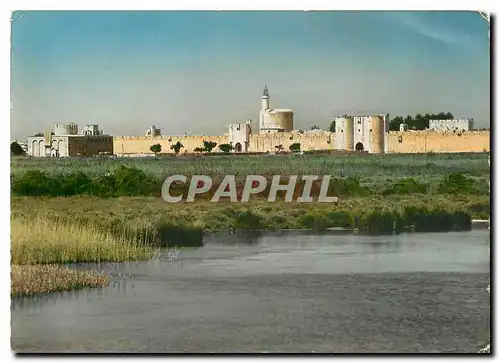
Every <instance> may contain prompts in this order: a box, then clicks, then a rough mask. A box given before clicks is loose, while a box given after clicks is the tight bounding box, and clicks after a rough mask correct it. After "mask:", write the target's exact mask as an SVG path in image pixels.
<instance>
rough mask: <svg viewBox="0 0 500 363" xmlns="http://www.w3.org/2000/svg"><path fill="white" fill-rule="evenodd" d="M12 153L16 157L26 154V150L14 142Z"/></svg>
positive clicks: (11, 147)
mask: <svg viewBox="0 0 500 363" xmlns="http://www.w3.org/2000/svg"><path fill="white" fill-rule="evenodd" d="M10 153H11V154H12V155H16V156H19V155H24V154H25V152H24V149H23V148H22V146H21V145H19V143H18V142H17V141H13V142H12V143H11V144H10Z"/></svg>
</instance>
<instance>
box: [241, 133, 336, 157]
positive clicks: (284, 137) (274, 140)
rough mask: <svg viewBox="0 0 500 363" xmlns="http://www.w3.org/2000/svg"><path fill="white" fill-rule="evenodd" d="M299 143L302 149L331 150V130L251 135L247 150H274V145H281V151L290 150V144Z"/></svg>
mask: <svg viewBox="0 0 500 363" xmlns="http://www.w3.org/2000/svg"><path fill="white" fill-rule="evenodd" d="M297 142H298V143H300V149H301V150H302V151H308V150H332V149H333V134H332V133H331V132H317V133H315V132H310V133H303V134H300V133H298V132H279V133H271V134H259V135H252V136H251V137H250V143H249V148H248V151H250V152H275V151H278V150H277V149H276V146H278V145H282V146H283V151H290V145H292V144H295V143H297Z"/></svg>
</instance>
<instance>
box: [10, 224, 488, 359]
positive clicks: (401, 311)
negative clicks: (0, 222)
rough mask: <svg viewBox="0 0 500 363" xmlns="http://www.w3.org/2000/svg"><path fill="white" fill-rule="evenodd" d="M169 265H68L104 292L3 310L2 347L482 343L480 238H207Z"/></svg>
mask: <svg viewBox="0 0 500 363" xmlns="http://www.w3.org/2000/svg"><path fill="white" fill-rule="evenodd" d="M171 255H172V253H171V252H170V256H171ZM175 257H176V258H175V259H174V260H173V261H172V258H171V257H169V253H168V252H167V251H165V252H163V253H161V254H160V256H159V257H158V258H155V259H153V260H151V261H148V262H132V263H120V264H100V265H91V266H79V268H94V269H98V270H100V271H103V272H105V273H107V274H110V275H111V276H112V277H113V280H112V283H111V284H110V286H109V287H107V288H103V289H87V290H83V291H77V292H67V293H57V294H51V295H47V296H44V297H41V298H21V299H14V300H13V302H12V308H11V312H12V322H11V325H12V347H13V349H14V350H15V351H17V352H19V353H22V352H150V353H156V352H161V353H172V352H179V353H184V352H202V353H206V352H229V353H238V352H286V353H293V352H318V353H324V352H332V353H335V352H346V353H348V352H362V353H365V352H436V353H437V352H475V351H477V349H478V348H480V347H482V346H483V345H484V343H485V342H486V340H487V339H488V335H489V295H488V293H487V291H486V287H487V285H488V283H489V263H490V261H489V235H488V231H485V230H474V231H471V232H454V233H426V234H405V235H399V236H362V235H351V234H338V233H326V234H309V233H297V232H294V233H291V232H286V233H274V234H266V235H263V236H257V237H238V236H234V235H230V236H228V235H214V236H211V237H208V238H206V239H205V246H204V247H202V248H198V249H189V250H182V251H180V252H178V253H177V254H176V256H175Z"/></svg>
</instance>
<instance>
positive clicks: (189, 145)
mask: <svg viewBox="0 0 500 363" xmlns="http://www.w3.org/2000/svg"><path fill="white" fill-rule="evenodd" d="M177 141H180V142H181V143H182V145H183V146H184V147H183V148H182V149H181V150H180V152H179V154H183V153H193V152H194V149H195V148H197V147H203V141H214V142H216V143H217V146H216V147H215V149H214V150H213V152H218V151H219V147H218V145H220V144H227V143H228V139H227V136H158V137H145V136H119V137H115V138H114V139H113V152H114V154H116V155H126V154H154V153H153V152H152V151H151V150H150V148H151V146H152V145H155V144H160V145H161V152H162V153H175V151H174V150H172V149H170V146H172V145H175V144H176V143H177Z"/></svg>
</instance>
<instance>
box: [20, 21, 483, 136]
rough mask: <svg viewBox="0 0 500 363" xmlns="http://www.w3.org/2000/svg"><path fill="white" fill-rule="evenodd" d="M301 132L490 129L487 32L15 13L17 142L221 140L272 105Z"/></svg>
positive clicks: (445, 24) (421, 25) (461, 25)
mask: <svg viewBox="0 0 500 363" xmlns="http://www.w3.org/2000/svg"><path fill="white" fill-rule="evenodd" d="M264 83H267V84H268V86H269V92H270V95H271V107H276V108H292V109H293V110H294V112H295V126H296V128H308V127H310V126H311V125H312V124H317V125H319V126H320V127H324V128H326V127H327V125H328V124H329V121H330V120H331V119H332V117H334V116H335V115H337V114H341V113H354V112H359V113H370V112H389V113H390V114H391V116H396V115H407V114H415V113H417V112H420V113H426V112H429V113H432V112H439V111H443V112H448V111H450V112H452V113H453V114H454V115H455V116H459V117H473V118H475V120H476V125H477V126H479V127H484V126H489V122H490V121H489V119H490V112H489V109H490V60H489V40H488V26H487V23H486V22H485V21H484V20H483V19H482V18H481V17H480V16H479V15H477V14H475V13H474V12H382V11H380V12H368V11H367V12H354V11H353V12H342V11H334V12H333V11H332V12H119V11H110V12H83V11H82V12H51V11H47V12H16V13H14V15H13V21H12V82H11V90H12V94H11V99H12V107H13V111H12V120H11V136H12V137H13V138H24V137H26V136H28V135H31V134H33V133H35V132H39V131H43V130H46V129H47V128H51V127H52V126H53V124H55V123H64V122H70V121H74V122H77V123H79V124H85V123H89V124H90V123H98V124H99V125H100V127H101V128H103V129H104V130H105V132H107V133H110V134H113V135H140V134H143V133H144V131H145V130H146V129H147V128H148V127H149V126H150V125H152V124H155V125H157V126H159V127H160V128H161V129H162V132H163V134H183V133H185V132H187V133H195V134H205V135H220V134H223V133H224V132H226V128H225V125H226V124H228V123H236V122H242V121H244V120H246V119H248V118H252V120H254V123H255V124H257V123H258V112H259V108H260V95H261V92H262V88H263V86H264Z"/></svg>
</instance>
